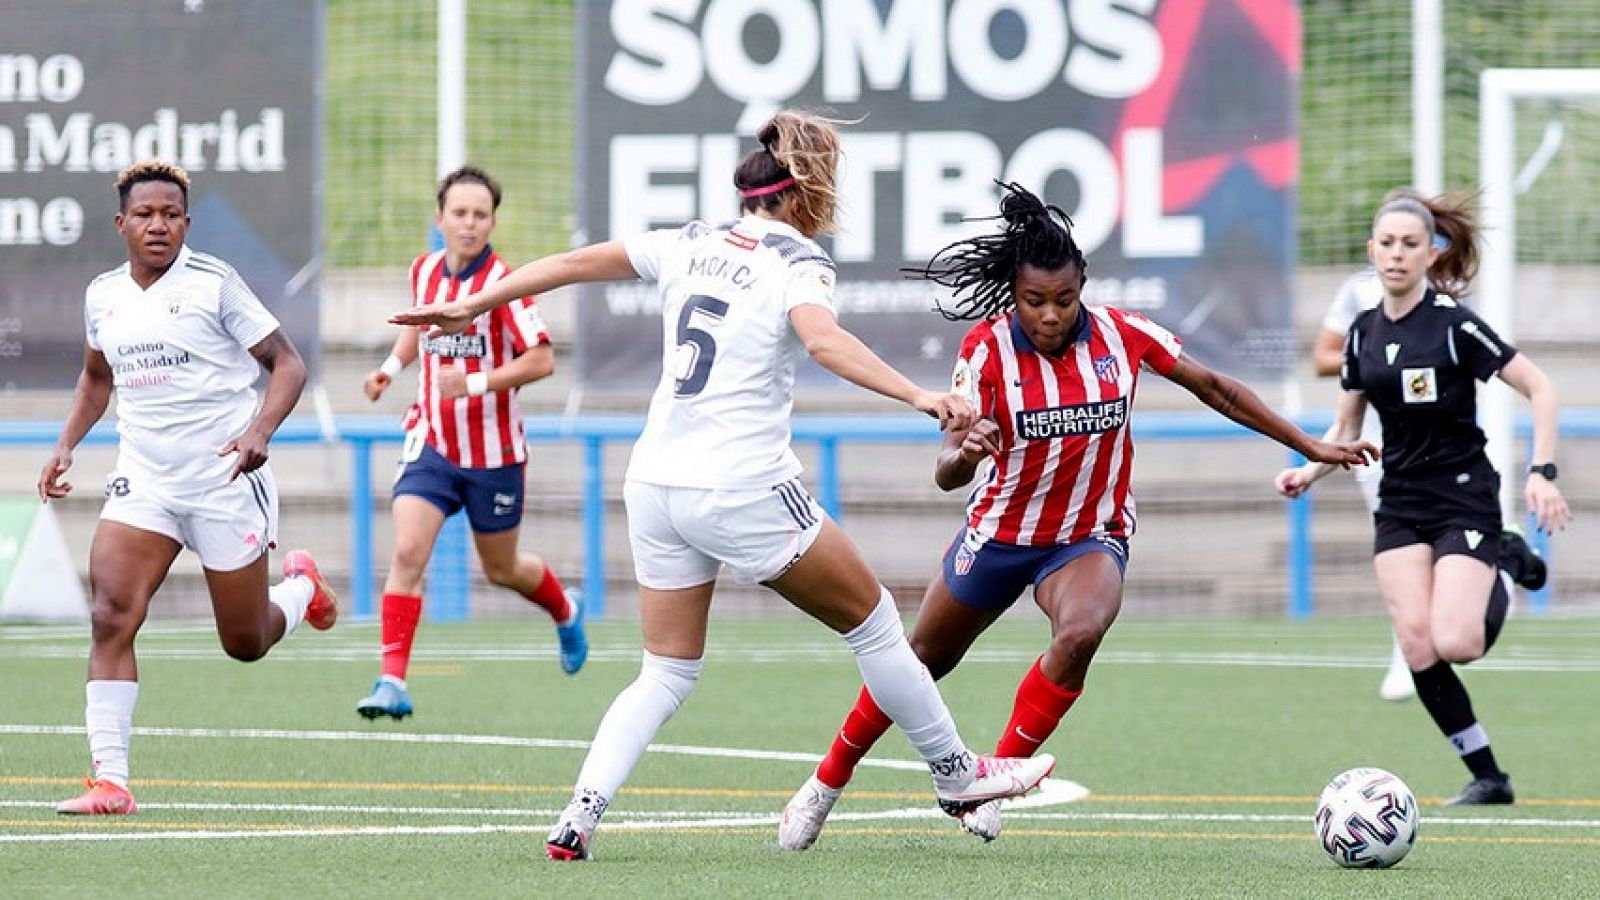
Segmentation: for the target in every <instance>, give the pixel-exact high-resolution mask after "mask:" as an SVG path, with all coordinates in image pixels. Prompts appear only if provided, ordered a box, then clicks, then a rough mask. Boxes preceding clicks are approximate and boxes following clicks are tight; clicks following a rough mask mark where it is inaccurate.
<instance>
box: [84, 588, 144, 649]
mask: <svg viewBox="0 0 1600 900" xmlns="http://www.w3.org/2000/svg"><path fill="white" fill-rule="evenodd" d="M136 605H137V604H136V600H135V598H134V597H132V596H131V595H128V594H125V593H123V592H120V591H110V590H103V589H101V588H96V589H95V592H94V605H93V607H92V608H91V609H90V611H89V628H90V633H91V634H92V635H93V638H94V642H95V643H97V644H100V643H105V642H107V641H116V640H128V639H132V637H133V633H134V632H135V631H137V630H138V617H137V616H135V615H134V607H135V606H136Z"/></svg>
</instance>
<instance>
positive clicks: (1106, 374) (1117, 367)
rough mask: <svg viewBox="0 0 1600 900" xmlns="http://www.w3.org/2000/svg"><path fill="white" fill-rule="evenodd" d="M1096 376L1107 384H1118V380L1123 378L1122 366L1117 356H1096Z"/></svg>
mask: <svg viewBox="0 0 1600 900" xmlns="http://www.w3.org/2000/svg"><path fill="white" fill-rule="evenodd" d="M1094 374H1095V375H1096V376H1098V377H1099V379H1100V380H1101V381H1104V382H1105V383H1106V384H1116V383H1117V380H1118V379H1119V378H1121V377H1122V365H1121V364H1120V363H1118V362H1117V358H1116V357H1115V356H1111V355H1110V354H1107V355H1105V356H1096V357H1095V358H1094Z"/></svg>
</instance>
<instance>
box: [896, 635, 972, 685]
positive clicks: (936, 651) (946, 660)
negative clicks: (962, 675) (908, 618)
mask: <svg viewBox="0 0 1600 900" xmlns="http://www.w3.org/2000/svg"><path fill="white" fill-rule="evenodd" d="M907 641H908V642H909V643H910V644H911V652H912V653H915V654H916V655H917V659H919V660H921V661H922V664H923V665H924V666H927V668H928V674H929V675H932V676H933V678H934V680H935V681H937V680H939V679H940V678H943V677H944V676H946V675H949V674H950V673H951V671H953V670H954V669H955V667H956V666H957V665H958V664H960V662H961V653H960V651H956V652H951V651H949V650H948V649H946V648H943V647H939V646H936V645H935V644H934V643H933V642H931V641H929V640H928V639H927V638H926V637H923V636H922V635H919V634H916V633H915V632H913V633H912V634H911V636H910V637H909V638H907Z"/></svg>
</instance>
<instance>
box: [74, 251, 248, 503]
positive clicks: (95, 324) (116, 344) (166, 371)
mask: <svg viewBox="0 0 1600 900" xmlns="http://www.w3.org/2000/svg"><path fill="white" fill-rule="evenodd" d="M83 312H84V325H85V330H86V331H87V336H88V342H89V346H90V347H92V348H93V349H95V350H98V351H100V352H101V353H103V354H105V358H106V362H107V363H109V364H110V366H111V371H112V374H113V377H114V378H113V383H114V385H115V387H116V392H117V434H118V435H120V436H121V439H122V440H121V445H120V448H119V450H120V455H119V458H118V460H117V468H118V470H119V471H126V470H130V469H131V470H133V471H137V472H138V473H140V475H141V476H142V477H143V479H144V480H145V481H146V482H150V483H154V484H156V485H157V486H158V487H159V488H160V489H161V490H162V491H164V492H165V493H167V494H168V495H170V496H186V495H193V494H199V493H203V492H205V491H208V490H212V489H214V488H216V487H217V486H219V485H221V484H224V483H226V482H227V480H228V474H229V473H230V472H232V471H233V467H234V465H235V463H236V462H237V460H236V459H235V458H234V457H233V456H231V455H230V456H225V457H223V456H218V455H217V451H218V450H220V449H221V448H222V447H223V446H224V445H225V444H227V443H228V442H229V441H231V440H233V439H234V438H236V437H238V436H239V435H241V434H243V433H244V430H245V429H246V428H247V427H249V425H250V423H251V421H253V420H254V418H255V414H256V392H255V389H254V387H252V385H254V383H255V380H256V376H258V375H259V374H260V373H261V366H260V364H259V363H257V362H256V360H255V357H253V356H251V355H250V351H249V348H251V347H253V346H255V345H256V344H258V343H260V342H261V341H262V340H263V339H265V338H266V337H267V336H268V335H270V334H272V332H274V331H276V330H277V329H278V320H277V319H276V318H274V317H273V315H272V313H270V312H268V311H267V308H266V307H265V306H263V305H262V304H261V301H260V300H258V299H256V295H255V294H254V293H252V292H251V291H250V288H249V287H248V286H247V285H246V284H245V283H244V279H242V278H240V277H239V273H237V272H235V271H234V270H233V267H232V266H230V265H228V264H227V263H225V262H223V261H222V260H220V259H218V258H216V257H215V256H208V255H206V254H204V253H195V252H193V251H191V250H190V249H189V248H188V247H187V246H186V247H184V248H182V249H181V250H180V251H179V252H178V256H177V258H176V259H174V260H173V262H172V267H171V268H169V269H167V271H166V273H165V274H163V275H162V276H161V277H160V278H159V279H157V280H156V282H155V283H154V284H152V285H150V287H149V289H148V290H146V289H143V288H141V287H139V285H138V284H137V283H135V282H134V280H133V276H132V275H130V274H129V271H128V264H127V263H124V264H122V265H121V266H118V267H117V268H115V269H112V270H111V271H109V272H106V273H105V274H103V275H101V276H99V277H98V278H96V279H95V280H94V281H92V282H90V283H89V288H88V290H87V291H85V293H84V310H83Z"/></svg>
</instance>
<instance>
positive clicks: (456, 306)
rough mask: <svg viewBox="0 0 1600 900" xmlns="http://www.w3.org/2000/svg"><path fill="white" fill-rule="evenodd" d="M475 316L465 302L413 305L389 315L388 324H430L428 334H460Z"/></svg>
mask: <svg viewBox="0 0 1600 900" xmlns="http://www.w3.org/2000/svg"><path fill="white" fill-rule="evenodd" d="M474 318H476V317H475V316H474V315H473V314H472V310H470V309H468V308H467V305H466V303H465V302H458V303H434V304H430V305H428V306H413V307H411V308H410V309H407V310H402V311H401V312H397V313H395V314H394V315H392V316H390V317H389V324H390V325H431V326H433V330H432V331H430V332H429V333H430V334H435V333H438V334H460V333H461V332H463V331H466V330H467V327H468V326H470V325H471V324H472V320H473V319H474Z"/></svg>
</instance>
